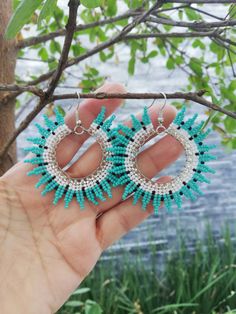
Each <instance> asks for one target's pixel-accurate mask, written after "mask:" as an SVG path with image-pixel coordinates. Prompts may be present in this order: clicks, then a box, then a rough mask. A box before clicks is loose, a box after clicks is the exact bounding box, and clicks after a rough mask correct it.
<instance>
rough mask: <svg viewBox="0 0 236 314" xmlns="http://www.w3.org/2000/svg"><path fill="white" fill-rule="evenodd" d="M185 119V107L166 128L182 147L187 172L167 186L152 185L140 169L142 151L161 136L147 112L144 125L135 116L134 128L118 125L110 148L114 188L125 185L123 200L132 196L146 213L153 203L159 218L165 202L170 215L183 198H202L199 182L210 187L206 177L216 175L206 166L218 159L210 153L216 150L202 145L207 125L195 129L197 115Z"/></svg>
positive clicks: (181, 173)
mask: <svg viewBox="0 0 236 314" xmlns="http://www.w3.org/2000/svg"><path fill="white" fill-rule="evenodd" d="M184 116H185V107H183V109H182V110H181V111H180V112H179V113H178V114H177V116H176V117H175V119H174V121H173V122H172V123H171V125H170V126H169V127H168V128H167V129H165V128H164V127H163V131H164V132H165V133H166V134H169V135H171V136H173V137H174V138H176V139H177V140H178V141H179V142H180V143H181V144H182V146H183V148H184V151H185V156H186V164H185V167H184V169H182V171H181V172H180V174H179V175H178V176H176V177H174V178H173V179H172V180H171V181H170V182H168V183H156V182H153V181H152V180H150V179H148V178H146V177H145V176H144V175H143V174H142V173H141V172H140V171H139V169H138V167H137V155H138V154H139V152H140V148H141V147H142V146H143V145H144V143H145V142H146V141H148V139H150V138H151V137H153V136H155V135H157V134H158V131H157V130H155V129H154V127H153V124H152V122H151V119H150V117H149V115H148V111H147V108H145V109H144V113H143V116H142V120H141V121H139V120H138V119H137V118H136V117H135V116H134V115H132V116H131V117H132V127H128V126H125V125H119V127H118V129H119V132H117V135H116V138H115V139H114V140H113V147H112V148H109V150H110V151H112V153H113V156H109V157H108V158H107V160H108V161H112V162H113V167H112V169H111V170H110V171H111V172H112V173H114V174H116V175H118V180H117V181H116V182H115V185H116V186H118V185H125V189H124V193H123V196H122V197H123V199H126V198H127V197H128V196H130V195H132V197H133V204H136V203H137V202H138V200H139V199H141V201H142V208H143V209H144V210H145V209H146V207H147V205H148V204H149V203H152V205H153V208H154V213H155V214H157V213H158V209H159V207H160V205H161V202H164V205H165V206H166V208H167V210H168V211H169V212H171V211H172V205H173V203H176V205H177V207H178V208H179V209H180V208H181V207H182V197H183V196H185V197H187V198H189V199H191V200H195V199H196V195H195V193H194V192H196V193H197V194H202V191H201V190H200V189H199V187H198V182H206V183H210V180H208V179H207V178H206V177H205V176H204V174H203V173H206V172H211V173H214V172H215V171H214V170H213V169H212V168H210V167H209V166H207V165H206V163H207V162H208V161H210V160H214V159H216V158H215V157H214V156H212V155H211V154H209V153H208V152H209V150H210V149H211V148H214V147H215V146H214V145H205V144H204V143H203V140H204V139H205V138H206V136H207V135H208V134H209V132H210V129H208V130H207V131H206V132H202V131H201V129H202V126H203V124H204V122H201V123H200V124H198V125H194V122H195V120H196V118H197V116H198V115H197V114H195V115H194V116H193V117H192V118H191V119H188V120H187V121H186V122H185V121H184ZM161 128H162V126H161ZM121 132H122V133H121Z"/></svg>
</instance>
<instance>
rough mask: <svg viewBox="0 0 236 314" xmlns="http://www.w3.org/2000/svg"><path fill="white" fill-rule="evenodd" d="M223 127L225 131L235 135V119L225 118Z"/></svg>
mask: <svg viewBox="0 0 236 314" xmlns="http://www.w3.org/2000/svg"><path fill="white" fill-rule="evenodd" d="M224 125H225V129H226V131H228V132H229V133H235V132H236V121H235V119H233V118H231V117H226V118H225V119H224Z"/></svg>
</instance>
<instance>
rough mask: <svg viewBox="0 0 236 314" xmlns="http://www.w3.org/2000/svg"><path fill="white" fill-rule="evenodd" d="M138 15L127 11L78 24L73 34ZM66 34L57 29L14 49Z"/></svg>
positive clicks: (24, 41) (29, 39)
mask: <svg viewBox="0 0 236 314" xmlns="http://www.w3.org/2000/svg"><path fill="white" fill-rule="evenodd" d="M138 14H140V12H139V10H132V11H131V10H129V11H127V12H125V13H123V14H121V15H118V16H115V17H112V18H109V19H104V20H101V21H96V22H92V23H88V24H84V25H82V24H79V25H77V26H76V29H75V32H79V31H84V30H87V29H90V28H94V27H97V26H103V25H107V24H112V23H115V22H118V21H121V20H124V19H127V18H129V17H132V16H137V15H138ZM65 34H66V29H58V30H57V31H55V32H51V33H49V34H46V35H41V36H35V37H29V38H26V39H24V40H20V41H18V43H17V45H16V47H17V48H18V49H22V48H26V47H30V46H34V45H37V44H40V43H45V42H47V41H48V40H52V39H54V38H57V37H60V36H64V35H65Z"/></svg>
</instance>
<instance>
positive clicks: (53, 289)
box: [0, 83, 182, 314]
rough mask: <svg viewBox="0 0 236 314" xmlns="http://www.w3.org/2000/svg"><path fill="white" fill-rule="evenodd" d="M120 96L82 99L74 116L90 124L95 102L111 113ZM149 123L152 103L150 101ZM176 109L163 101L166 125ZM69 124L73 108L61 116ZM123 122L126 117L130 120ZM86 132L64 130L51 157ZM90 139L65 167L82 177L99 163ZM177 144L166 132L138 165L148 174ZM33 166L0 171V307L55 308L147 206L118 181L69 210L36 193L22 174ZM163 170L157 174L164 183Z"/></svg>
mask: <svg viewBox="0 0 236 314" xmlns="http://www.w3.org/2000/svg"><path fill="white" fill-rule="evenodd" d="M99 91H104V92H120V93H122V92H125V90H124V88H123V87H122V86H121V85H119V84H111V83H110V84H106V85H104V86H103V87H102V88H101V89H100V90H99ZM120 104H121V101H120V100H117V99H113V100H95V99H93V100H86V101H84V102H83V103H82V104H81V105H80V118H81V120H82V123H83V125H84V126H85V127H88V126H89V125H90V124H91V122H92V120H93V119H94V118H95V117H96V115H97V114H98V113H99V112H100V109H101V106H102V105H104V106H106V107H107V115H110V114H111V113H112V112H113V111H114V110H115V109H116V108H118V107H119V106H120ZM151 112H152V119H153V123H154V124H155V122H156V120H157V119H156V112H157V108H156V107H155V108H152V109H151ZM174 116H175V109H174V108H173V107H172V106H168V105H167V106H166V107H165V110H164V121H165V123H164V124H165V126H168V125H169V124H170V123H171V121H172V120H173V118H174ZM65 122H66V124H67V125H68V126H69V127H70V128H73V126H74V123H75V116H74V110H72V111H71V112H69V113H68V114H67V115H66V118H65ZM127 123H128V124H129V123H130V121H128V118H127ZM86 139H87V136H86V135H84V134H83V135H81V136H79V137H78V136H76V135H69V136H68V137H67V138H65V139H64V140H63V141H62V142H61V143H60V144H59V146H58V149H57V160H58V163H59V165H60V166H61V167H64V166H65V165H66V164H68V162H69V161H70V160H71V159H72V158H73V156H74V154H75V153H76V152H77V150H78V149H79V148H80V147H81V146H82V144H83V143H84V141H85V140H86ZM99 147H100V146H99V145H98V144H96V143H95V144H93V145H92V146H91V147H90V148H89V149H88V150H87V151H86V152H85V153H84V154H83V155H82V157H81V158H80V159H79V160H78V161H76V162H75V163H74V164H73V165H71V166H70V167H69V169H68V173H69V175H70V176H73V177H82V176H86V175H88V174H89V173H91V172H92V171H93V170H94V168H96V167H98V166H99V160H100V159H101V151H100V148H99ZM181 152H182V147H181V145H180V144H179V142H177V141H176V140H175V139H173V138H172V137H171V136H168V135H167V136H165V137H164V138H162V139H161V140H160V141H159V142H157V143H155V144H153V145H152V146H150V147H149V148H147V149H146V150H144V151H143V152H142V153H140V154H139V157H138V163H139V168H140V170H141V171H142V172H143V173H144V174H145V175H146V176H147V177H150V178H152V177H153V176H155V175H156V173H158V172H159V171H161V170H162V169H163V168H165V167H167V166H168V165H169V164H171V163H172V162H173V161H175V160H176V159H177V158H178V156H179V154H180V153H181ZM32 168H33V166H32V165H29V164H25V163H24V162H19V163H17V164H16V165H15V166H14V167H13V168H11V169H10V170H9V171H8V172H7V173H6V174H5V175H4V176H2V177H1V178H0V251H1V260H0V279H1V280H0V304H1V313H4V314H13V313H14V314H15V313H18V314H21V313H24V314H38V313H41V314H42V313H43V314H48V313H55V312H56V311H57V310H58V309H59V308H60V307H61V306H62V305H63V303H64V302H65V301H66V300H67V299H68V297H69V296H70V294H71V293H72V292H73V291H74V289H76V288H77V287H78V286H79V284H80V283H81V281H82V280H83V279H84V278H85V277H86V276H87V275H88V273H89V272H90V271H91V270H92V269H93V267H94V265H95V264H96V262H97V260H98V258H99V257H100V255H101V253H102V252H103V251H104V250H105V249H106V248H107V247H109V246H110V245H111V244H112V243H113V242H115V241H117V240H118V239H119V238H121V237H122V236H123V235H124V234H126V233H127V232H129V231H130V230H131V229H132V228H134V227H135V226H137V225H138V224H139V223H141V222H142V221H143V220H144V219H145V218H147V217H148V216H149V215H150V214H151V213H152V208H151V207H148V208H147V210H146V211H143V210H141V204H140V203H139V204H137V205H135V206H134V205H132V200H130V199H127V200H125V201H122V199H121V196H122V191H123V188H122V187H119V188H115V189H113V196H112V198H111V199H108V200H107V201H105V202H101V203H100V204H99V205H98V206H95V205H93V204H91V203H90V202H86V204H85V210H80V209H79V206H78V203H76V201H75V200H73V201H72V202H71V204H70V206H69V209H65V208H64V203H63V201H60V202H59V203H58V205H56V206H55V205H53V204H52V200H53V193H48V194H47V195H46V196H45V197H42V196H41V193H40V191H38V190H36V189H35V187H34V185H35V183H36V182H37V178H36V177H35V176H34V177H28V176H27V175H26V173H27V172H28V171H29V170H31V169H32ZM169 179H170V178H168V177H163V178H160V179H159V181H161V182H166V181H168V180H169Z"/></svg>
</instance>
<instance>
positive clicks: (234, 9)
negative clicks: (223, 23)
mask: <svg viewBox="0 0 236 314" xmlns="http://www.w3.org/2000/svg"><path fill="white" fill-rule="evenodd" d="M229 16H230V18H231V19H233V18H234V17H235V16H236V5H235V4H231V6H230V7H229Z"/></svg>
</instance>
